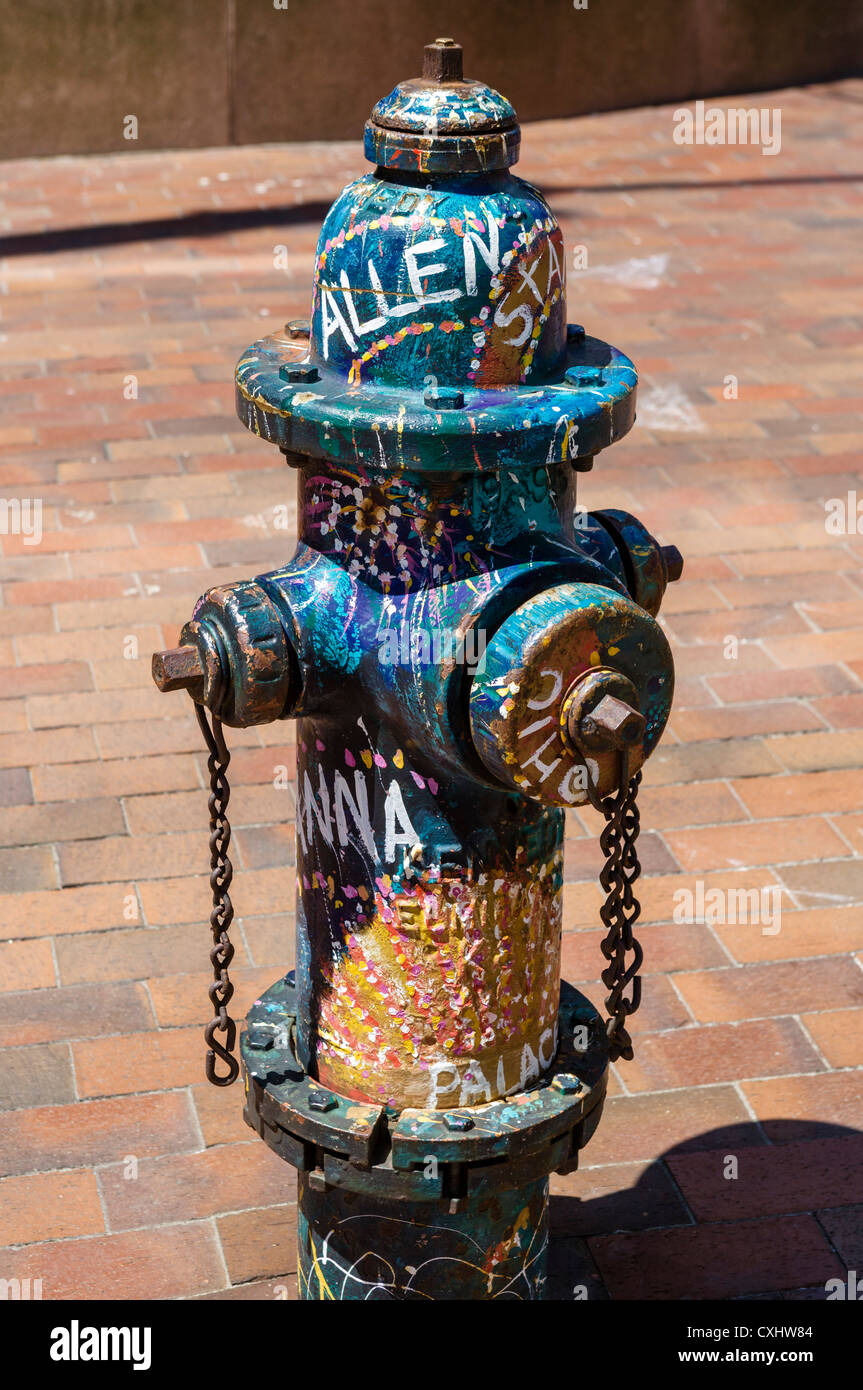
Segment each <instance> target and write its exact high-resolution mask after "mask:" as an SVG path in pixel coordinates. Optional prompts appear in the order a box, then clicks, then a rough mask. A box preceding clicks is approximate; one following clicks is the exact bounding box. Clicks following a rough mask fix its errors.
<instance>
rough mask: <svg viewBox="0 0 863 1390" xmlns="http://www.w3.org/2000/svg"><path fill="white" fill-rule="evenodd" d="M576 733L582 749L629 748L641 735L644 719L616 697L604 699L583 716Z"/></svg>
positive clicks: (605, 697)
mask: <svg viewBox="0 0 863 1390" xmlns="http://www.w3.org/2000/svg"><path fill="white" fill-rule="evenodd" d="M578 733H579V740H580V742H581V744H582V747H586V748H599V749H602V748H631V747H632V745H633V744H634V743H638V741H639V739H640V738H641V737H642V735H643V733H644V715H643V714H639V712H638V710H637V709H633V708H632V706H631V705H627V704H626V703H625V702H624V701H623V700H618V698H617V696H616V695H604V696H603V697H602V699H601V700H600V702H599V704H598V705H597V706H596V708H595V709H594V710H593V711H592V712H591V713H590V714H586V715H585V716H584V718H583V719H582V721H581V725H580V727H579V730H578Z"/></svg>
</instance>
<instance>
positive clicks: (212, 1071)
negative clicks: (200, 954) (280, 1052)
mask: <svg viewBox="0 0 863 1390" xmlns="http://www.w3.org/2000/svg"><path fill="white" fill-rule="evenodd" d="M195 714H196V715H197V717H198V723H199V724H200V726H201V732H202V733H203V735H204V740H205V742H206V744H207V749H208V751H209V758H208V759H207V770H208V772H209V774H210V797H209V800H208V802H207V806H208V808H209V812H210V888H211V890H212V894H213V910H212V912H211V913H210V929H211V931H212V933H213V946H212V949H211V951H210V963H211V965H212V967H213V983H212V984H211V985H210V988H209V995H210V1003H211V1004H212V1006H213V1017H212V1018H211V1019H210V1021H209V1023H208V1024H207V1026H206V1028H205V1029H204V1037H205V1038H206V1040H207V1049H208V1050H207V1058H206V1063H205V1071H206V1074H207V1080H208V1081H211V1082H212V1083H213V1085H214V1086H230V1085H231V1083H232V1082H233V1081H236V1079H237V1077H238V1075H239V1072H240V1067H239V1063H238V1062H237V1059H236V1057H235V1056H234V1047H235V1045H236V1041H237V1025H236V1023H235V1022H234V1020H233V1019H232V1018H231V1017H230V1015H229V1014H228V1005H229V1004H230V1002H231V996H232V995H233V993H234V986H233V985H232V984H231V981H230V977H229V975H228V967H229V965H230V964H231V961H232V960H233V958H234V948H233V946H232V945H231V941H230V938H229V937H228V928H229V927H230V925H231V922H232V921H233V918H234V908H233V904H232V903H231V897H230V893H229V891H228V890H229V889H230V886H231V879H232V878H233V876H234V870H233V867H232V865H231V861H230V859H229V858H228V846H229V845H230V843H231V825H230V822H229V820H228V816H227V809H228V801H229V800H230V796H231V788H230V787H229V785H228V777H227V772H228V763H229V762H230V761H231V755H230V753H229V752H228V747H227V744H226V743H225V736H224V734H223V732H222V722H221V720H220V719H217V718H216V716H215V715H213V717H212V727H211V726H210V722H209V720H208V718H207V712H206V710H205V708H204V706H203V705H198V704H196V705H195ZM216 1033H224V1034H225V1041H224V1042H219V1041H218V1039H217V1038H216V1036H215V1035H216ZM217 1057H219V1058H221V1060H222V1061H223V1062H224V1063H225V1065H226V1066H227V1068H228V1070H227V1072H226V1073H225V1074H224V1075H223V1076H220V1075H219V1074H218V1072H217V1071H216V1058H217Z"/></svg>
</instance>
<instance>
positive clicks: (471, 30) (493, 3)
mask: <svg viewBox="0 0 863 1390" xmlns="http://www.w3.org/2000/svg"><path fill="white" fill-rule="evenodd" d="M579 2H580V3H583V0H579ZM284 3H287V8H285V9H277V8H276V5H277V4H284ZM587 3H588V8H587V9H586V10H577V9H575V8H574V6H573V4H572V3H571V0H474V3H472V4H470V5H468V4H466V3H465V0H23V3H22V0H0V92H2V97H0V157H7V158H8V157H15V156H22V155H44V154H78V153H84V152H90V151H105V150H118V149H125V150H127V151H128V150H130V149H159V148H170V147H188V146H197V145H223V144H231V143H241V144H242V143H249V142H258V141H271V140H273V141H280V140H308V139H324V140H330V139H340V138H356V137H358V136H359V134H360V132H361V130H362V125H363V122H364V121H365V119H366V117H367V115H368V113H369V110H370V107H371V105H372V104H373V102H374V101H375V100H377V98H378V97H379V96H382V95H384V94H385V93H386V92H388V91H389V90H390V89H391V88H392V87H393V86H394V85H395V83H396V82H397V81H399V80H400V79H401V78H404V77H408V76H413V75H416V74H417V73H418V72H419V70H420V67H421V62H422V46H423V44H424V43H428V42H429V41H430V40H431V39H433V38H435V37H436V36H438V35H441V34H448V35H451V36H452V37H454V38H455V39H457V40H458V41H459V42H460V43H461V44H463V46H464V49H465V70H466V72H467V74H468V75H469V76H473V77H478V78H481V79H483V80H484V81H486V82H490V83H491V84H492V85H493V86H495V87H498V88H500V89H501V90H502V91H503V92H504V93H505V94H506V95H507V96H508V97H510V99H511V100H512V101H513V103H514V104H515V106H516V108H517V110H518V113H519V115H520V117H521V118H522V119H523V120H535V119H538V118H541V117H547V116H571V115H578V114H580V113H583V112H586V111H596V110H608V109H610V108H613V107H622V106H640V105H645V104H656V103H661V102H668V101H677V100H684V101H685V100H690V99H692V98H694V97H698V96H709V95H720V94H726V93H733V92H746V91H757V90H766V89H769V88H773V87H782V86H790V85H795V84H798V83H805V82H814V81H819V80H826V79H830V78H835V77H843V76H848V75H851V74H854V73H856V72H859V71H860V70H861V65H863V63H861V58H863V6H861V5H860V3H859V0H828V3H826V4H823V3H822V4H815V3H813V0H587ZM129 115H134V116H135V117H137V121H138V139H137V143H134V142H132V141H129V140H127V139H124V133H123V132H124V118H125V117H126V116H129Z"/></svg>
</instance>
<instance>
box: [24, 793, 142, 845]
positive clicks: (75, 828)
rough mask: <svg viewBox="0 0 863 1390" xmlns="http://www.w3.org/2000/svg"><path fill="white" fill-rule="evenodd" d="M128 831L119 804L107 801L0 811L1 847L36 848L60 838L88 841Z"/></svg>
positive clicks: (101, 799) (81, 801)
mask: <svg viewBox="0 0 863 1390" xmlns="http://www.w3.org/2000/svg"><path fill="white" fill-rule="evenodd" d="M124 830H125V822H124V820H123V810H122V807H121V806H120V803H119V801H112V800H109V799H107V798H100V799H96V800H89V801H88V800H83V799H82V800H80V801H75V802H66V803H61V804H59V805H57V804H54V805H47V806H46V805H42V806H16V807H15V808H14V810H8V811H0V845H34V844H37V843H39V842H40V841H51V842H53V841H54V840H58V839H73V840H87V839H93V838H97V837H99V836H102V835H111V834H117V833H118V832H120V833H122V832H123V831H124Z"/></svg>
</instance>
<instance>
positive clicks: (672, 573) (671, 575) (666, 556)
mask: <svg viewBox="0 0 863 1390" xmlns="http://www.w3.org/2000/svg"><path fill="white" fill-rule="evenodd" d="M659 553H660V555H661V556H662V563H663V565H664V566H665V582H666V584H675V583H676V582H677V580H678V579H679V578H680V576H681V575H682V574H683V556H682V555H681V553H680V551H679V550H678V549H677V546H676V545H662V546H660V547H659Z"/></svg>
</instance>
